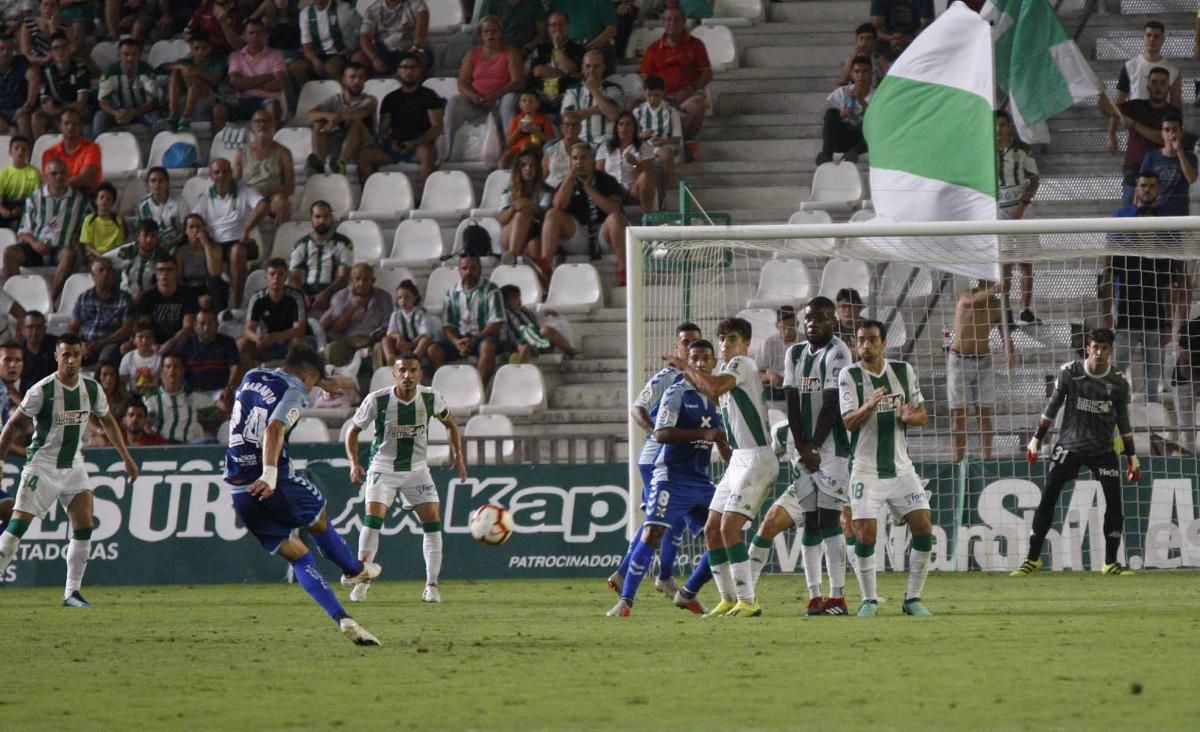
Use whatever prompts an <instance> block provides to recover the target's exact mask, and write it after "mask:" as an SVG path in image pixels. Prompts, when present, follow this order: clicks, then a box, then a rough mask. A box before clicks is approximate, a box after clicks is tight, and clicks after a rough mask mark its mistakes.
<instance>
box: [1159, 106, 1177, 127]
mask: <svg viewBox="0 0 1200 732" xmlns="http://www.w3.org/2000/svg"><path fill="white" fill-rule="evenodd" d="M1165 122H1178V123H1179V124H1180V125H1181V126H1182V125H1183V115H1182V114H1180V113H1179V110H1178V109H1167V111H1165V112H1163V116H1162V122H1160V123H1159V124H1162V123H1165Z"/></svg>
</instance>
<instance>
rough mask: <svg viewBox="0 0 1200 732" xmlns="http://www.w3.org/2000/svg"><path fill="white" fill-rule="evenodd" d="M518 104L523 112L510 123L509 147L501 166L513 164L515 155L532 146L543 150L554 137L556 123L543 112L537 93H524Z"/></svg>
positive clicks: (502, 156)
mask: <svg viewBox="0 0 1200 732" xmlns="http://www.w3.org/2000/svg"><path fill="white" fill-rule="evenodd" d="M518 104H519V106H520V109H521V114H520V115H519V116H516V117H513V118H512V122H509V123H508V138H507V140H508V149H507V150H505V151H504V154H503V155H501V156H500V165H499V167H500V168H507V167H508V166H510V165H512V161H513V158H514V157H516V156H517V155H518V154H520V153H522V152H525V151H526V150H528V149H530V148H533V149H536V150H541V149H542V146H543V145H544V144H545V143H546V142H547V141H549V140H551V139H553V138H554V125H553V123H551V122H550V118H549V117H547V116H546V115H545V114H542V105H541V102H540V101H539V100H538V96H537V94H535V93H533V92H524V93H522V94H521V99H520V101H519V102H518Z"/></svg>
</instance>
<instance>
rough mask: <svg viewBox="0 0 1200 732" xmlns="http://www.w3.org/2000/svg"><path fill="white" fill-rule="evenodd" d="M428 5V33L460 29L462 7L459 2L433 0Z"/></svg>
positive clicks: (451, 31) (452, 31)
mask: <svg viewBox="0 0 1200 732" xmlns="http://www.w3.org/2000/svg"><path fill="white" fill-rule="evenodd" d="M428 7H429V32H430V33H456V32H458V31H459V30H461V29H462V25H463V9H462V5H460V4H459V3H456V2H446V0H434V2H431V3H428Z"/></svg>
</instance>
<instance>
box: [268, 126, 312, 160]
mask: <svg viewBox="0 0 1200 732" xmlns="http://www.w3.org/2000/svg"><path fill="white" fill-rule="evenodd" d="M275 142H278V143H279V144H280V145H283V146H284V147H286V148H287V149H288V150H289V151H290V152H291V153H292V165H293V166H294V167H295V168H297V169H300V168H303V167H304V163H305V161H306V160H308V156H309V154H310V153H312V130H310V129H308V128H307V127H284V128H282V129H279V130H276V131H275Z"/></svg>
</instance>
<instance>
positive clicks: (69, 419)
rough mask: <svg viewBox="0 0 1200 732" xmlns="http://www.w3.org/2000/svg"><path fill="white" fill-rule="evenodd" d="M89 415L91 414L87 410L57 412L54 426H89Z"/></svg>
mask: <svg viewBox="0 0 1200 732" xmlns="http://www.w3.org/2000/svg"><path fill="white" fill-rule="evenodd" d="M88 414H90V412H88V410H86V409H73V410H70V411H64V412H55V413H54V426H55V427H75V426H78V425H81V424H87V420H88Z"/></svg>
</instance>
